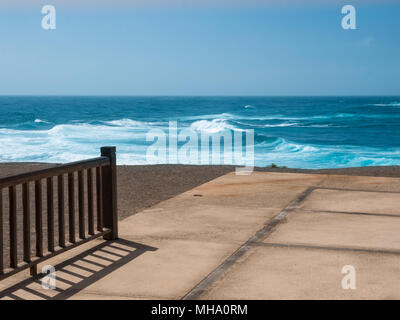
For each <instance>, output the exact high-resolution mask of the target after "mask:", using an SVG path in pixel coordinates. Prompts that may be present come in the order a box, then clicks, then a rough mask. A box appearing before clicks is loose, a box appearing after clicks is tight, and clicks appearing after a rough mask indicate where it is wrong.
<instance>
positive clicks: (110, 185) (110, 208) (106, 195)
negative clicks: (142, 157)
mask: <svg viewBox="0 0 400 320" xmlns="http://www.w3.org/2000/svg"><path fill="white" fill-rule="evenodd" d="M101 156H102V157H107V158H109V159H110V165H109V166H104V167H103V168H102V186H103V188H102V190H103V192H102V196H103V197H102V198H103V199H102V200H103V226H104V228H108V229H110V230H111V233H109V234H107V235H105V236H104V237H103V238H104V239H106V240H115V239H118V212H117V210H118V208H117V161H116V148H115V147H102V148H101Z"/></svg>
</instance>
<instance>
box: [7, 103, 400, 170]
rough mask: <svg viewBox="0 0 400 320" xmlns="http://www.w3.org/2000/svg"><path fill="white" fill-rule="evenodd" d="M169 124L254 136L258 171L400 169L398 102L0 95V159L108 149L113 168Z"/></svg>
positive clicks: (140, 155) (141, 153)
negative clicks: (114, 152)
mask: <svg viewBox="0 0 400 320" xmlns="http://www.w3.org/2000/svg"><path fill="white" fill-rule="evenodd" d="M169 121H177V125H178V132H179V131H180V130H182V129H184V128H190V129H192V130H193V131H194V132H199V133H203V132H205V133H208V134H211V135H212V134H220V133H221V132H232V133H233V132H235V131H243V130H245V129H253V130H254V152H255V161H254V162H255V165H256V166H269V165H271V164H272V163H274V164H276V165H278V166H287V167H291V168H309V169H315V168H343V167H361V166H378V165H400V97H161V96H157V97H100V96H99V97H78V96H76V97H74V96H43V97H41V96H1V97H0V147H1V153H0V161H1V162H19V161H33V162H57V163H64V162H70V161H75V160H82V159H86V158H90V157H96V156H98V155H99V148H100V147H101V146H103V145H115V146H117V152H118V164H146V163H147V160H146V151H147V150H148V147H149V146H150V145H151V144H152V143H153V142H151V141H146V134H147V133H148V132H149V131H150V130H152V129H161V130H164V131H166V132H168V125H169ZM233 164H234V163H233Z"/></svg>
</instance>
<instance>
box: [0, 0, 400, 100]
mask: <svg viewBox="0 0 400 320" xmlns="http://www.w3.org/2000/svg"><path fill="white" fill-rule="evenodd" d="M81 3H82V2H81ZM83 3H84V4H79V2H77V1H74V0H71V1H69V2H68V1H61V0H58V1H51V0H48V1H44V2H43V1H35V0H32V1H30V2H29V3H28V2H24V1H20V2H16V1H14V2H10V1H9V2H7V1H6V2H3V3H2V4H1V5H0V94H2V95H7V94H12V95H14V94H15V95H19V94H29V95H30V94H32V95H42V94H43V95H47V94H59V95H64V94H65V95H75V94H76V95H400V81H399V79H400V59H399V57H400V40H399V39H400V3H398V2H397V3H396V2H394V1H387V2H385V1H345V2H344V1H334V0H332V1H320V2H316V1H307V2H305V1H300V0H297V1H292V2H290V1H285V2H283V3H281V2H279V1H262V0H259V1H248V2H246V1H242V2H240V1H233V0H232V1H229V0H218V1H215V2H212V1H208V2H202V3H201V4H200V2H197V1H194V0H193V1H190V2H181V1H168V0H165V1H164V2H159V1H152V2H146V3H145V2H141V1H134V2H127V1H105V0H103V1H101V3H100V4H97V5H96V4H95V2H93V1H87V2H86V3H85V1H83ZM321 3H324V4H321ZM45 4H54V5H55V7H56V9H57V29H56V30H50V31H49V30H48V31H46V30H43V29H42V28H41V19H42V16H43V15H42V14H41V7H42V6H43V5H45ZM345 4H353V5H354V6H355V7H356V9H357V30H343V29H342V28H341V19H342V17H343V15H342V14H341V8H342V6H343V5H345Z"/></svg>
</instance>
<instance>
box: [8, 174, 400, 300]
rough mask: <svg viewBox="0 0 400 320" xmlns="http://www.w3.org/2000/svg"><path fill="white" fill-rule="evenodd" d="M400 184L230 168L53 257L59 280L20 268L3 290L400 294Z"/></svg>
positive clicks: (34, 293) (111, 294) (24, 294)
mask: <svg viewBox="0 0 400 320" xmlns="http://www.w3.org/2000/svg"><path fill="white" fill-rule="evenodd" d="M399 193H400V179H395V178H380V177H357V176H344V175H316V174H292V173H261V172H254V173H253V174H252V175H250V176H236V175H235V174H234V173H230V174H227V175H225V176H222V177H220V178H217V179H215V180H213V181H211V182H208V183H206V184H203V185H201V186H199V187H197V188H195V189H192V190H190V191H188V192H185V193H182V194H181V195H179V196H177V197H174V198H172V199H169V200H167V201H164V202H162V203H160V204H158V205H155V206H154V207H152V208H150V209H148V210H144V211H142V212H140V213H139V214H136V215H133V216H131V217H128V218H126V219H124V220H122V221H121V222H120V224H119V229H120V240H118V241H114V242H104V241H103V240H96V241H92V242H89V243H87V244H85V245H83V246H81V247H78V248H76V249H73V250H71V251H69V252H67V253H64V254H62V255H60V256H58V257H55V258H53V259H51V260H49V261H47V263H46V264H47V265H54V266H56V270H57V288H56V289H55V290H44V289H43V288H42V287H41V284H40V282H39V281H38V279H31V278H28V277H27V272H21V273H19V274H17V275H16V276H13V277H11V278H8V279H5V280H3V281H1V282H0V290H1V293H0V298H1V299H367V298H368V299H399V298H400V291H399V290H398V288H399V287H400V278H399V277H398V274H399V272H400V194H399ZM345 265H352V266H354V267H355V270H356V290H344V289H343V288H342V286H341V282H342V279H343V277H344V274H342V273H341V271H342V268H343V266H345ZM41 267H42V266H41V265H40V266H39V270H40V269H41Z"/></svg>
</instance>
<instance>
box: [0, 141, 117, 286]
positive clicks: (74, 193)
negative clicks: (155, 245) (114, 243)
mask: <svg viewBox="0 0 400 320" xmlns="http://www.w3.org/2000/svg"><path fill="white" fill-rule="evenodd" d="M44 182H45V183H44ZM55 185H56V188H55ZM44 187H45V188H44ZM43 189H45V190H46V192H43ZM55 189H56V191H55ZM76 203H77V204H78V206H77V208H78V210H77V212H76ZM43 204H45V210H43V207H44V205H43ZM7 213H8V219H7V218H6V215H7ZM45 214H46V217H47V221H45V222H46V223H45V226H46V228H44V226H43V216H44V215H45ZM66 216H67V217H68V219H66ZM76 216H78V220H76ZM32 218H33V219H34V228H33V227H32V228H31V220H32ZM20 220H22V221H20ZM55 220H57V221H55ZM66 220H67V223H66ZM86 222H87V224H86ZM7 224H8V226H6V225H7ZM55 225H56V226H57V227H56V228H55ZM76 227H78V235H77V234H76ZM66 231H68V232H66ZM56 233H57V236H56ZM66 233H67V234H68V238H67V237H66ZM21 234H22V241H20V239H19V237H20V236H21ZM76 236H78V239H77V237H76ZM33 237H34V239H35V250H34V251H32V248H31V242H32V238H33ZM98 237H103V238H104V239H106V240H113V239H117V238H118V214H117V175H116V153H115V147H102V148H101V156H100V157H98V158H94V159H89V160H84V161H78V162H72V163H68V164H64V165H59V166H54V167H50V168H48V169H43V170H37V171H33V172H28V173H23V174H19V175H15V176H9V177H5V178H0V280H2V279H4V278H6V277H9V276H11V275H13V274H15V273H17V272H19V271H22V270H24V269H27V268H30V270H31V275H36V274H37V265H38V263H41V262H43V261H44V260H47V259H49V258H51V257H53V256H55V255H58V254H60V253H63V252H65V251H67V250H70V249H72V248H75V247H76V246H79V245H81V244H83V243H86V242H88V241H90V240H93V239H96V238H98ZM45 238H46V240H47V245H46V246H45V247H44V245H43V242H44V239H45ZM4 240H6V241H4ZM7 251H8V255H7ZM5 258H8V259H5ZM5 263H7V265H5Z"/></svg>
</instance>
